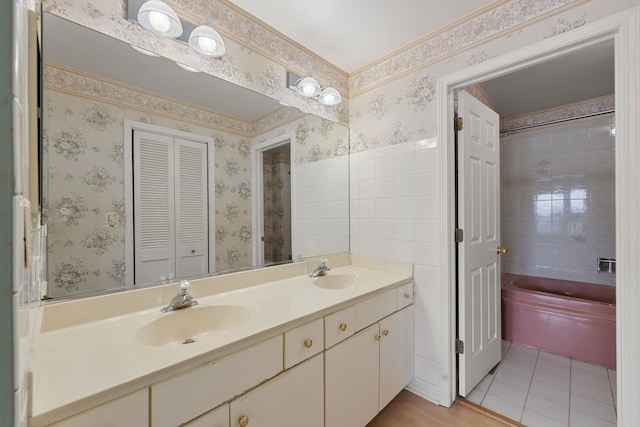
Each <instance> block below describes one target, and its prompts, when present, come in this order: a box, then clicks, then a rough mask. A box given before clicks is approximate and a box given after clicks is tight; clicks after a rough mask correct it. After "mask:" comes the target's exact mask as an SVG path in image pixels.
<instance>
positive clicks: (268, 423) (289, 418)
mask: <svg viewBox="0 0 640 427" xmlns="http://www.w3.org/2000/svg"><path fill="white" fill-rule="evenodd" d="M322 374H323V354H322V353H320V354H318V355H316V356H314V357H313V358H311V359H309V360H307V361H306V362H303V363H301V364H299V365H297V366H296V367H295V368H292V369H289V370H288V371H286V372H284V373H282V374H280V375H278V376H277V377H276V378H274V379H272V380H271V381H269V382H267V383H265V384H263V385H261V386H259V387H257V388H256V389H254V390H252V391H250V392H249V393H247V394H245V395H243V396H240V397H239V398H237V399H236V400H234V401H232V402H231V408H230V410H231V427H238V426H248V427H253V426H255V427H299V426H305V427H324V405H323V395H324V390H323V375H322ZM328 425H329V424H328Z"/></svg>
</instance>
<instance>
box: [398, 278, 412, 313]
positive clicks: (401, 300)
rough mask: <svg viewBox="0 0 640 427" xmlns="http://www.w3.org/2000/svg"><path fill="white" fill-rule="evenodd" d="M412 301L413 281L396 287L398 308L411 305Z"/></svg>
mask: <svg viewBox="0 0 640 427" xmlns="http://www.w3.org/2000/svg"><path fill="white" fill-rule="evenodd" d="M412 303H413V283H407V284H406V285H403V286H400V287H399V288H398V310H401V309H403V308H404V307H406V306H408V305H411V304H412Z"/></svg>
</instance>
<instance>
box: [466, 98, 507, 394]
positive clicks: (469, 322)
mask: <svg viewBox="0 0 640 427" xmlns="http://www.w3.org/2000/svg"><path fill="white" fill-rule="evenodd" d="M458 114H459V116H460V117H462V119H463V127H462V130H461V131H459V132H458V228H461V229H462V230H463V235H464V238H463V242H462V243H459V244H458V338H459V339H460V340H462V341H463V343H464V352H463V353H462V354H460V355H459V357H458V361H459V371H458V389H459V390H458V393H459V394H460V395H461V396H466V395H467V394H468V393H469V392H470V391H471V390H473V388H474V387H475V386H476V385H477V384H478V383H479V382H480V381H481V380H482V378H484V376H485V375H486V374H487V373H488V372H489V371H490V370H491V369H492V368H493V367H494V366H495V365H497V364H498V363H499V362H500V358H501V351H502V350H501V348H502V344H501V319H500V263H499V255H498V253H497V252H498V251H497V250H496V249H497V248H499V246H500V146H499V117H498V114H497V113H496V112H494V111H492V110H491V109H489V108H488V107H487V106H485V105H484V104H482V103H481V102H480V101H478V100H477V99H475V98H473V97H472V96H471V95H469V94H468V93H466V92H464V91H460V92H459V93H458Z"/></svg>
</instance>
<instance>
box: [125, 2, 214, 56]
mask: <svg viewBox="0 0 640 427" xmlns="http://www.w3.org/2000/svg"><path fill="white" fill-rule="evenodd" d="M127 11H128V16H129V19H131V20H134V21H135V20H136V18H135V17H137V20H138V23H140V25H142V27H143V28H145V29H147V30H149V31H151V32H152V33H155V34H159V35H161V36H166V37H170V38H173V39H176V40H179V41H181V42H184V43H187V44H188V45H189V47H191V48H192V49H193V50H195V51H196V52H198V53H199V54H201V55H205V56H209V57H213V58H218V57H220V56H222V55H224V53H225V51H226V47H225V45H224V41H223V40H222V37H221V36H220V34H218V32H217V31H216V30H214V29H213V28H212V27H211V26H210V25H207V24H203V25H199V26H197V25H196V24H194V23H192V22H189V21H188V20H186V19H182V18H180V17H179V16H178V14H177V13H176V12H175V11H174V10H173V9H172V8H171V7H170V6H169V5H168V4H167V3H165V2H164V1H161V0H149V1H145V0H128V1H127ZM143 53H144V52H143Z"/></svg>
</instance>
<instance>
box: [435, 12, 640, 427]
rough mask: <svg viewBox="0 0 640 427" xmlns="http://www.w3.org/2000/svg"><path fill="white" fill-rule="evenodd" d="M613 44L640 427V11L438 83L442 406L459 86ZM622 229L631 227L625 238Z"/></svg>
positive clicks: (451, 309)
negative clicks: (639, 327) (638, 283)
mask: <svg viewBox="0 0 640 427" xmlns="http://www.w3.org/2000/svg"><path fill="white" fill-rule="evenodd" d="M608 39H609V40H610V39H613V40H614V43H615V80H616V82H615V96H616V101H615V103H616V126H617V129H616V154H615V165H616V257H617V259H618V260H619V261H620V262H619V263H618V265H619V268H618V269H617V272H616V275H617V278H616V283H617V286H616V299H617V305H616V317H617V320H618V321H617V322H616V329H617V330H616V339H617V344H616V347H617V372H618V381H617V387H618V388H617V391H618V402H617V410H618V425H619V426H632V425H640V407H638V405H635V404H634V403H633V402H637V401H639V400H640V384H638V383H637V378H640V358H639V356H638V354H640V337H639V336H638V334H637V329H636V328H637V326H636V325H638V324H640V311H639V310H637V306H638V304H639V303H640V289H639V288H638V287H637V286H629V285H630V284H632V283H634V281H637V278H638V277H640V263H637V262H635V260H637V259H638V258H640V224H639V223H638V220H637V218H638V217H639V215H638V214H640V212H639V211H640V192H638V191H637V188H638V185H640V147H638V144H637V142H636V139H637V136H638V135H640V82H638V81H637V76H638V75H640V7H635V8H632V9H629V10H627V11H625V12H622V13H619V14H616V15H612V16H610V17H607V18H603V19H601V20H599V21H596V22H594V23H592V24H587V25H585V26H583V27H580V28H577V29H574V30H571V31H569V32H567V33H564V34H560V35H558V36H555V37H552V38H549V39H545V40H542V41H540V42H537V43H534V44H531V45H529V46H527V47H524V48H521V49H518V50H516V51H514V52H511V53H507V54H505V55H502V56H500V57H497V58H494V59H491V60H488V61H486V62H483V63H480V64H477V65H475V66H473V67H469V68H466V69H463V70H460V71H457V72H454V73H451V74H449V75H446V76H444V77H441V78H440V79H438V81H437V91H436V93H437V109H438V110H437V111H438V112H437V114H438V129H439V133H438V143H439V146H440V147H441V149H440V152H439V156H440V194H441V195H442V200H441V203H440V216H441V221H442V222H441V225H442V227H441V234H440V250H441V251H440V252H441V254H442V271H441V274H442V282H441V294H440V298H441V301H440V302H441V307H442V324H441V330H440V332H441V335H440V336H441V341H440V346H439V347H440V348H439V360H440V367H441V368H440V369H441V373H440V376H439V378H441V379H440V384H439V391H440V393H439V394H440V402H439V403H440V404H442V405H444V406H451V404H452V403H453V401H454V400H455V398H456V383H457V378H456V377H457V372H456V363H455V357H456V355H455V350H454V342H455V331H456V328H455V321H456V305H455V295H456V294H455V292H456V286H455V279H456V270H455V242H454V238H453V235H454V234H453V233H454V228H455V207H454V206H455V205H454V201H455V192H454V178H455V177H454V173H455V168H454V160H455V156H454V130H453V120H454V117H453V114H454V113H453V110H454V99H453V93H454V91H455V90H456V89H460V88H463V87H465V86H469V85H472V84H475V83H479V82H482V81H485V80H489V79H492V78H495V77H499V76H502V75H505V74H508V73H511V72H513V71H517V70H520V69H523V68H526V67H529V66H532V65H535V64H538V63H542V62H544V61H546V60H549V59H552V58H556V57H559V56H562V55H565V54H567V53H569V52H572V51H575V50H577V49H580V48H582V47H585V46H588V45H591V44H594V43H597V42H600V41H603V40H608ZM621 230H624V234H623V233H622V231H621Z"/></svg>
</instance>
